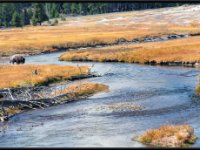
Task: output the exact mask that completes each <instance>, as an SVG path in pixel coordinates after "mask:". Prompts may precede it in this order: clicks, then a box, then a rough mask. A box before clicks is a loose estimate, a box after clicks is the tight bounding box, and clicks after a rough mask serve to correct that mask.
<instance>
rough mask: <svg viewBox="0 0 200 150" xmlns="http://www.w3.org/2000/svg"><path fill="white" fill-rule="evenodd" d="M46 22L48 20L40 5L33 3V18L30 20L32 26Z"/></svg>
mask: <svg viewBox="0 0 200 150" xmlns="http://www.w3.org/2000/svg"><path fill="white" fill-rule="evenodd" d="M46 20H48V17H47V15H46V13H45V10H44V7H43V5H42V3H34V4H33V16H32V18H31V21H32V24H33V25H37V24H38V23H39V24H40V25H41V23H42V22H43V21H46Z"/></svg>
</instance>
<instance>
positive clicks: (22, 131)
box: [0, 52, 200, 147]
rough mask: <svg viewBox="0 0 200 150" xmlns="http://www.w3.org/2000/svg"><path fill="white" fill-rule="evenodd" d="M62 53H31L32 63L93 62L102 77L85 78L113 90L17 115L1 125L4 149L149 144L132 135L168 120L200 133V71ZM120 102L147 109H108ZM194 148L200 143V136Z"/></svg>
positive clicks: (80, 63)
mask: <svg viewBox="0 0 200 150" xmlns="http://www.w3.org/2000/svg"><path fill="white" fill-rule="evenodd" d="M60 55H61V52H57V53H51V54H42V55H35V56H28V57H26V63H28V64H61V65H75V66H77V65H79V66H81V65H89V66H91V67H92V71H93V72H96V73H98V74H100V75H101V77H96V78H90V79H85V80H87V81H92V82H96V83H103V84H106V85H108V86H109V88H110V91H109V92H107V93H99V94H96V95H94V96H92V97H89V98H87V99H84V100H80V101H76V102H70V103H66V104H64V105H58V106H53V107H50V108H45V109H38V110H31V111H28V112H24V113H21V114H18V115H16V116H14V117H12V118H11V119H10V120H9V121H8V122H5V123H1V125H0V131H1V132H0V146H1V147H38V146H43V147H145V145H143V144H141V143H139V142H137V141H133V140H132V138H134V137H136V136H137V135H139V134H141V133H143V132H144V131H146V130H148V129H152V128H157V127H159V126H160V125H164V124H184V123H186V124H189V125H191V126H192V127H193V128H194V130H195V134H196V135H197V137H200V115H199V114H200V99H198V98H195V97H194V90H195V87H196V85H197V84H198V75H199V74H200V69H198V68H187V67H163V66H149V65H139V64H127V63H97V62H61V61H58V57H59V56H60ZM4 63H8V62H7V61H4ZM52 71H53V70H52ZM119 103H125V104H126V103H132V104H135V105H141V106H143V107H144V108H143V109H142V110H135V111H134V110H119V111H111V110H108V109H103V108H107V106H110V105H113V104H119ZM192 147H200V140H197V142H196V144H194V145H192Z"/></svg>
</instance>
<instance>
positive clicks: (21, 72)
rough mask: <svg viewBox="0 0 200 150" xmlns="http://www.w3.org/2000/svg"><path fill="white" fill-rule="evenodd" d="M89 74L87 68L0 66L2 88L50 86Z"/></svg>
mask: <svg viewBox="0 0 200 150" xmlns="http://www.w3.org/2000/svg"><path fill="white" fill-rule="evenodd" d="M89 73H90V71H89V68H88V67H87V66H81V67H73V66H61V65H0V88H16V87H32V86H37V85H48V84H50V83H55V82H59V81H65V80H70V79H72V77H74V76H81V75H88V74H89Z"/></svg>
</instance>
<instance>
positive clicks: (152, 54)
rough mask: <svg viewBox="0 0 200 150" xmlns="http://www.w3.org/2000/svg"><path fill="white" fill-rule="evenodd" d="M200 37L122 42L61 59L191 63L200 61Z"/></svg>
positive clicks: (76, 52)
mask: <svg viewBox="0 0 200 150" xmlns="http://www.w3.org/2000/svg"><path fill="white" fill-rule="evenodd" d="M199 41H200V37H190V38H185V39H177V40H172V41H165V42H156V43H143V44H126V45H124V44H122V45H117V46H109V47H105V48H92V49H87V50H78V51H71V52H66V53H64V54H62V55H61V56H60V60H61V61H63V60H65V61H69V60H79V61H100V62H107V61H117V62H128V63H142V64H148V63H155V64H161V65H162V64H165V63H166V64H167V63H170V62H181V64H184V63H185V64H189V63H193V64H194V62H199V61H200V49H199V47H200V42H199Z"/></svg>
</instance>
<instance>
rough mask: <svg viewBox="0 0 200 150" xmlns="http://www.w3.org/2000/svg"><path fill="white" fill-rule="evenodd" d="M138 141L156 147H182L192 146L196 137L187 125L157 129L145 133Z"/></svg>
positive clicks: (165, 126) (166, 126)
mask: <svg viewBox="0 0 200 150" xmlns="http://www.w3.org/2000/svg"><path fill="white" fill-rule="evenodd" d="M139 141H140V142H142V143H144V144H147V145H151V146H156V147H183V146H187V144H194V143H195V141H196V137H195V135H194V130H193V128H192V127H191V126H189V125H164V126H161V127H160V128H158V129H153V130H149V131H146V132H145V133H144V134H143V135H141V136H139Z"/></svg>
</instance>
